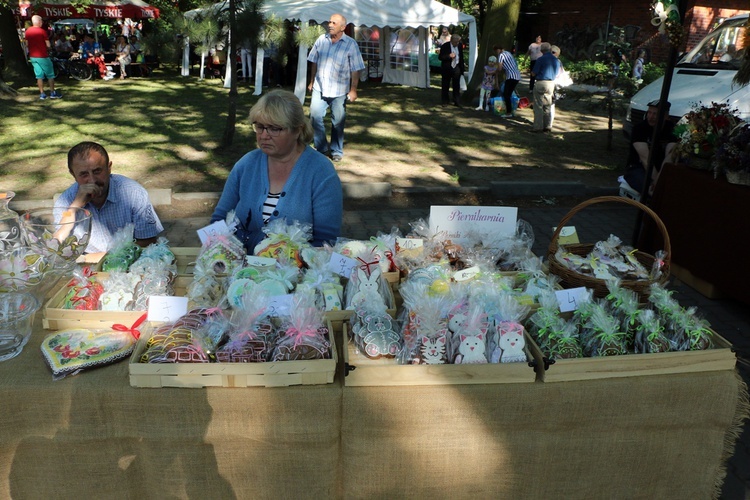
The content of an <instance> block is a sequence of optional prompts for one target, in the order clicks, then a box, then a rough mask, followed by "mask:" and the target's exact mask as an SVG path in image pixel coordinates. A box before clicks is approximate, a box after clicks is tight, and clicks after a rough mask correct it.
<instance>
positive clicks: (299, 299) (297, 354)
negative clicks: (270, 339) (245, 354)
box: [271, 293, 331, 361]
mask: <svg viewBox="0 0 750 500" xmlns="http://www.w3.org/2000/svg"><path fill="white" fill-rule="evenodd" d="M330 348H331V343H330V339H329V332H328V328H327V327H326V326H325V325H324V323H323V312H322V311H321V310H319V309H318V308H316V307H315V296H314V295H313V294H311V293H296V294H294V296H293V305H292V308H291V311H290V313H289V316H288V318H286V319H285V320H284V321H283V323H282V325H281V326H280V327H279V340H278V342H277V344H276V347H275V348H274V350H273V354H272V356H271V360H272V361H294V360H311V359H326V358H330V357H331V352H330Z"/></svg>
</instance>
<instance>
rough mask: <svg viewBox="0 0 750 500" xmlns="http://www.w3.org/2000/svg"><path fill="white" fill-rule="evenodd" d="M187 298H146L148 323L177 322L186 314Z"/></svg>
mask: <svg viewBox="0 0 750 500" xmlns="http://www.w3.org/2000/svg"><path fill="white" fill-rule="evenodd" d="M187 306H188V299H187V297H167V296H163V295H152V296H151V297H149V298H148V317H147V320H148V321H167V322H172V321H177V320H178V319H180V318H181V317H183V316H184V315H186V314H187Z"/></svg>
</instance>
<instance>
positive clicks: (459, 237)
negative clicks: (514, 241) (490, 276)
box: [430, 205, 518, 243]
mask: <svg viewBox="0 0 750 500" xmlns="http://www.w3.org/2000/svg"><path fill="white" fill-rule="evenodd" d="M517 218H518V208H517V207H476V206H463V207H462V206H448V205H440V206H432V207H430V231H431V232H432V234H433V235H435V236H436V237H437V238H438V239H440V240H451V241H453V242H454V243H462V242H465V241H466V240H467V236H466V235H467V234H468V233H476V234H480V235H497V234H515V232H516V220H517Z"/></svg>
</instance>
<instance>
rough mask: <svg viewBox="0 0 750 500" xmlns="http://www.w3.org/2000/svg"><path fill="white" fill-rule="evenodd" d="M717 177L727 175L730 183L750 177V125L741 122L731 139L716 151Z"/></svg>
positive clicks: (736, 182) (715, 165) (715, 167)
mask: <svg viewBox="0 0 750 500" xmlns="http://www.w3.org/2000/svg"><path fill="white" fill-rule="evenodd" d="M713 163H714V169H715V172H716V175H718V174H721V173H723V174H725V175H726V176H727V179H729V181H730V182H733V183H735V184H745V183H746V182H738V181H739V179H741V178H745V179H747V178H748V177H750V124H748V123H745V122H741V123H740V124H739V125H738V126H737V127H736V128H735V129H734V130H733V131H732V133H731V134H730V137H729V139H728V140H727V141H725V142H724V143H723V144H722V145H721V146H719V147H718V148H717V149H716V155H715V156H714V160H713Z"/></svg>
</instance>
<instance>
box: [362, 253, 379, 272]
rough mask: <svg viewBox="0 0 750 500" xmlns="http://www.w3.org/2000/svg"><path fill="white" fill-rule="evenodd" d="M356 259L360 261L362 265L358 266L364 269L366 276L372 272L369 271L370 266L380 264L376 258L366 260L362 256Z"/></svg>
mask: <svg viewBox="0 0 750 500" xmlns="http://www.w3.org/2000/svg"><path fill="white" fill-rule="evenodd" d="M357 260H358V261H360V262H361V263H362V265H361V266H359V268H360V269H362V270H363V271H365V272H366V273H367V276H370V274H372V271H370V266H377V265H378V264H380V261H378V260H374V261H372V262H367V261H365V260H364V259H362V257H357Z"/></svg>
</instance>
